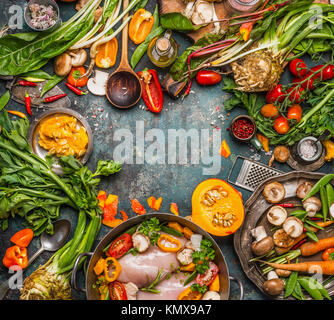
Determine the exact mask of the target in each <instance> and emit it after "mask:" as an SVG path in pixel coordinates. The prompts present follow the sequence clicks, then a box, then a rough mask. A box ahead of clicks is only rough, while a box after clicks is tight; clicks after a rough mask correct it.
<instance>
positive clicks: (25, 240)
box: [10, 228, 34, 248]
mask: <svg viewBox="0 0 334 320" xmlns="http://www.w3.org/2000/svg"><path fill="white" fill-rule="evenodd" d="M33 237H34V232H33V231H32V230H31V229H29V228H26V229H23V230H20V231H18V232H16V233H15V234H14V235H13V236H12V237H11V238H10V241H11V242H13V243H14V244H16V245H18V246H19V247H22V248H26V247H28V246H29V243H30V242H31V240H32V238H33Z"/></svg>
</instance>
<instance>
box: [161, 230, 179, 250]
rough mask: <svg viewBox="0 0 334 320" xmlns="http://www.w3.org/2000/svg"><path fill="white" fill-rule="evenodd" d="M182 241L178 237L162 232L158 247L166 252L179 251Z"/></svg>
mask: <svg viewBox="0 0 334 320" xmlns="http://www.w3.org/2000/svg"><path fill="white" fill-rule="evenodd" d="M181 246H182V245H181V242H180V241H179V240H178V239H175V238H174V237H172V236H170V235H168V234H162V235H161V236H160V238H159V240H158V247H159V248H160V249H161V250H162V251H165V252H177V251H179V250H180V249H181Z"/></svg>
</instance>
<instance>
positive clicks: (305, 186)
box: [296, 181, 313, 199]
mask: <svg viewBox="0 0 334 320" xmlns="http://www.w3.org/2000/svg"><path fill="white" fill-rule="evenodd" d="M312 187H313V184H312V183H310V182H308V181H305V182H303V183H301V184H300V185H299V186H298V188H297V190H296V195H297V197H298V198H300V199H304V198H305V197H306V195H307V194H308V193H309V191H310V190H311V189H312Z"/></svg>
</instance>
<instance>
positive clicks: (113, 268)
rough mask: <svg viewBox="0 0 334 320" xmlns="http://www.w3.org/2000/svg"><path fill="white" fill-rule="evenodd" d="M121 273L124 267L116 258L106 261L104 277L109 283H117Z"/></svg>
mask: <svg viewBox="0 0 334 320" xmlns="http://www.w3.org/2000/svg"><path fill="white" fill-rule="evenodd" d="M121 271H122V267H121V265H120V263H119V262H118V261H117V260H116V259H115V258H114V257H109V258H107V259H106V260H105V265H104V277H105V279H106V280H107V281H108V282H113V281H115V280H116V279H117V278H118V276H119V274H120V273H121Z"/></svg>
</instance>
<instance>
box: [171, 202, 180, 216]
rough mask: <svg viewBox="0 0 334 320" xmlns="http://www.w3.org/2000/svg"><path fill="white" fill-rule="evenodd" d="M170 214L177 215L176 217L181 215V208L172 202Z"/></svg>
mask: <svg viewBox="0 0 334 320" xmlns="http://www.w3.org/2000/svg"><path fill="white" fill-rule="evenodd" d="M170 212H171V213H173V214H175V215H176V216H178V215H179V208H178V206H177V204H176V203H174V202H172V203H171V204H170Z"/></svg>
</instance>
